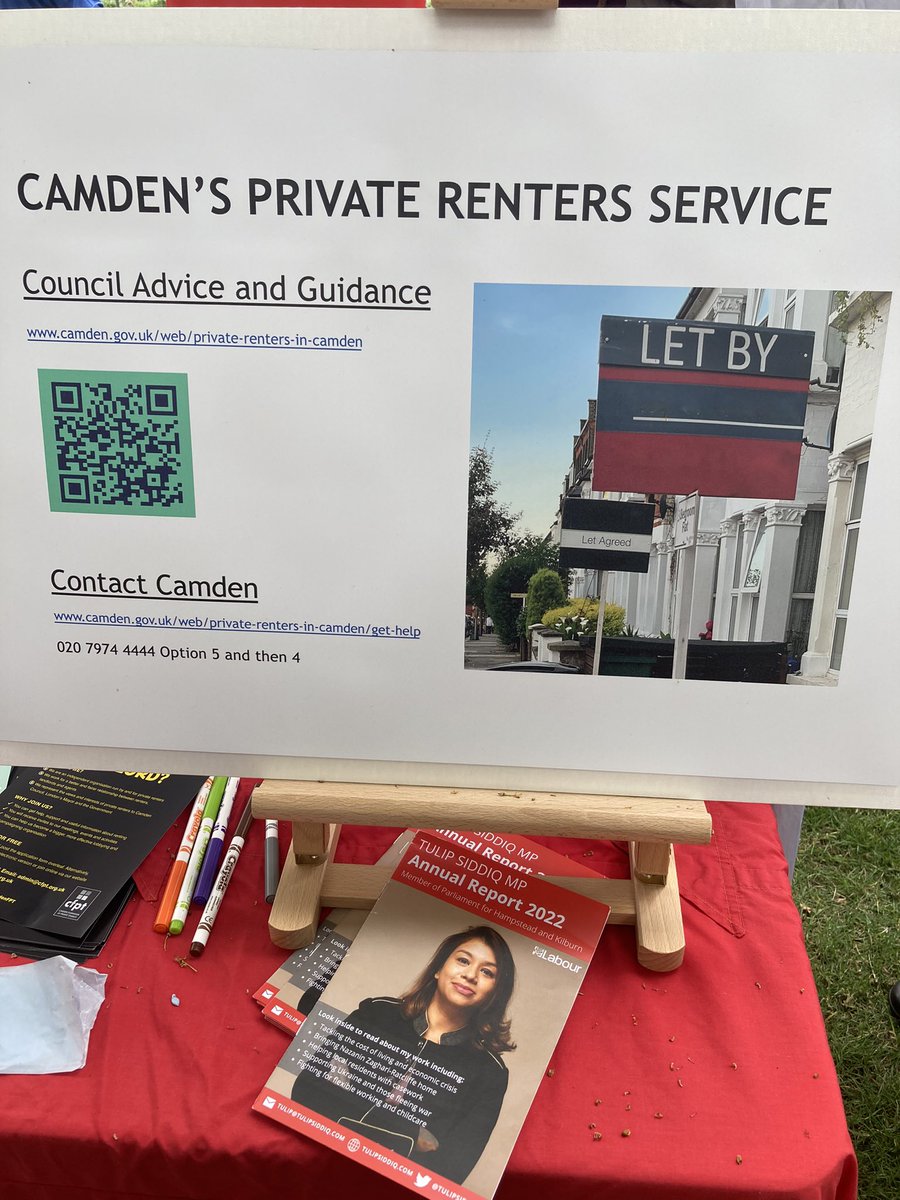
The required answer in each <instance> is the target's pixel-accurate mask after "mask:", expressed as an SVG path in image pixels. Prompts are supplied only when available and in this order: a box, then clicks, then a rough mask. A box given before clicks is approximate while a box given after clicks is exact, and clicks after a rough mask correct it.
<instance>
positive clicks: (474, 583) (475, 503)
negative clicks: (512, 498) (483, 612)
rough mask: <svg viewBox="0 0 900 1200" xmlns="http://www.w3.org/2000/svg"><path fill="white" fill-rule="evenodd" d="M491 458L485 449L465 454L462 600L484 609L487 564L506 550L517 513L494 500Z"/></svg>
mask: <svg viewBox="0 0 900 1200" xmlns="http://www.w3.org/2000/svg"><path fill="white" fill-rule="evenodd" d="M499 487H500V485H499V483H498V482H497V481H496V480H495V479H494V456H493V455H492V454H491V452H490V451H489V450H488V449H487V448H486V447H485V446H475V447H474V449H472V450H471V451H470V452H469V528H468V541H467V544H466V600H467V601H468V603H470V604H477V605H478V606H479V608H484V604H485V585H486V582H487V560H488V556H489V555H490V554H497V553H503V552H504V551H506V550H508V548H509V546H510V544H511V541H512V538H513V529H514V528H515V525H516V522H517V521H518V519H519V515H520V514H519V513H512V512H510V511H509V506H508V505H506V504H501V503H500V501H499V500H498V499H497V492H498V490H499Z"/></svg>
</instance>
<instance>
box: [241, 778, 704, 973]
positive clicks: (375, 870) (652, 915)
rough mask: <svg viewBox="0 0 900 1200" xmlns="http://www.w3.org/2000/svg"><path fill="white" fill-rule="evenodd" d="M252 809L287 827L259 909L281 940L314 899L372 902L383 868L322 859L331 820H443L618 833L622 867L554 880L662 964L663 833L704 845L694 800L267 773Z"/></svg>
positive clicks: (335, 828)
mask: <svg viewBox="0 0 900 1200" xmlns="http://www.w3.org/2000/svg"><path fill="white" fill-rule="evenodd" d="M253 815H254V816H255V817H269V818H275V819H278V820H280V821H290V823H291V826H292V830H293V853H290V854H288V856H287V860H286V862H285V864H284V869H283V871H282V873H281V880H280V883H279V885H278V892H277V894H276V896H275V902H274V904H273V905H272V912H271V916H270V918H269V934H270V936H271V938H272V941H273V942H274V943H275V945H276V946H281V947H282V948H283V949H285V950H294V949H296V948H297V947H299V946H305V945H307V944H308V943H309V942H310V941H312V938H313V935H314V934H315V931H316V928H317V926H318V924H319V909H320V907H321V906H325V907H333V908H371V907H372V905H373V903H374V902H375V899H376V897H377V896H378V894H379V893H380V891H381V889H382V888H383V887H384V885H385V884H386V883H387V881H388V878H389V876H390V870H389V869H388V868H386V867H377V866H361V865H355V864H348V863H336V862H334V861H333V856H334V848H335V846H336V844H337V839H338V835H339V832H340V824H341V823H347V824H352V825H399V826H411V827H412V828H415V829H434V828H440V829H447V828H453V829H470V830H487V831H492V832H497V833H524V834H543V835H548V836H561V837H587V838H594V839H600V840H604V839H609V840H615V841H626V842H628V844H629V857H630V861H631V876H630V878H628V879H596V880H594V879H581V878H565V879H563V878H559V879H556V880H555V881H554V882H556V883H560V884H562V885H564V886H565V887H567V888H570V889H572V890H573V891H578V892H581V893H583V894H584V895H588V896H592V897H594V898H595V899H597V900H602V901H603V903H604V904H608V905H609V906H610V909H611V910H612V911H611V914H610V921H611V922H612V923H614V924H618V925H634V927H635V936H636V941H637V957H638V962H640V963H641V964H642V965H643V966H645V967H648V968H649V969H650V970H652V971H673V970H674V969H675V968H676V967H678V966H680V965H681V961H682V959H683V957H684V926H683V924H682V920H681V897H680V896H679V893H678V879H677V875H676V872H675V859H674V854H673V844H677V843H689V844H693V845H705V844H706V843H707V842H708V841H709V840H710V837H711V834H712V823H711V821H710V817H709V813H708V812H707V811H706V805H705V804H703V803H702V801H697V800H668V799H644V798H640V799H636V798H634V797H627V796H594V795H582V794H579V793H565V792H529V791H512V790H510V791H493V790H490V789H487V788H450V787H409V786H401V785H396V786H391V785H388V784H364V783H315V782H302V781H299V780H277V779H272V780H268V779H267V780H266V781H265V782H264V783H262V784H261V785H260V786H259V787H258V788H257V790H256V792H255V793H254V796H253Z"/></svg>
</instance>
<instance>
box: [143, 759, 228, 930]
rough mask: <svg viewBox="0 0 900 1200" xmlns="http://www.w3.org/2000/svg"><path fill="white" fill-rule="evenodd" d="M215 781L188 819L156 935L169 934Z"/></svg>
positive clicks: (199, 795) (200, 796)
mask: <svg viewBox="0 0 900 1200" xmlns="http://www.w3.org/2000/svg"><path fill="white" fill-rule="evenodd" d="M213 779H214V776H213V775H210V777H209V778H208V779H207V781H206V783H204V785H203V787H202V788H201V789H200V791H199V792H198V793H197V799H196V800H195V801H194V807H193V808H192V809H191V815H190V816H189V817H188V823H187V826H186V828H185V831H184V837H183V838H182V840H181V846H180V847H179V850H178V854H177V855H176V856H175V861H174V862H173V863H172V869H171V871H170V872H169V878H168V879H167V880H166V886H165V890H164V891H163V894H162V899H161V900H160V902H159V908H158V909H157V911H156V920H155V921H154V922H153V932H154V933H168V932H169V922H170V921H171V920H172V913H173V912H174V911H175V904H176V902H177V900H178V893H179V892H180V891H181V884H182V881H183V879H184V873H185V871H186V870H187V865H188V859H189V858H190V857H191V850H192V849H193V846H194V840H195V838H196V837H197V830H198V829H199V828H200V821H201V820H202V818H203V809H204V808H205V806H206V801H207V798H208V796H209V789H210V788H211V787H212V785H213Z"/></svg>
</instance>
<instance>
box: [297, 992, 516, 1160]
mask: <svg viewBox="0 0 900 1200" xmlns="http://www.w3.org/2000/svg"><path fill="white" fill-rule="evenodd" d="M427 1025H428V1022H427V1020H426V1017H425V1015H424V1014H422V1015H421V1016H419V1017H414V1018H412V1019H410V1018H409V1017H405V1016H404V1015H403V1010H402V1005H401V1002H400V1000H397V999H395V998H394V997H391V996H378V997H375V998H373V999H369V1000H363V1002H362V1003H361V1004H360V1006H359V1008H357V1009H355V1010H354V1011H353V1012H352V1013H350V1015H349V1016H348V1017H346V1018H345V1019H344V1020H343V1021H342V1022H341V1024H340V1025H339V1026H338V1027H337V1029H336V1031H335V1032H334V1033H333V1034H331V1035H330V1036H329V1037H328V1038H327V1040H326V1041H325V1042H324V1043H323V1044H322V1045H321V1046H320V1047H319V1048H318V1049H313V1050H312V1051H311V1054H310V1057H309V1058H308V1061H307V1062H306V1063H305V1064H304V1066H303V1068H302V1070H301V1071H300V1074H299V1075H298V1076H297V1080H296V1082H295V1084H294V1086H293V1089H292V1091H291V1096H292V1098H293V1099H294V1100H296V1101H297V1102H298V1103H300V1104H302V1105H304V1106H305V1107H306V1108H309V1109H312V1110H313V1111H314V1112H317V1113H320V1114H321V1115H322V1116H324V1117H327V1118H329V1119H330V1120H332V1121H335V1122H337V1123H340V1124H341V1125H342V1126H344V1127H346V1128H347V1129H348V1130H353V1131H355V1132H356V1133H358V1134H359V1135H360V1137H366V1138H369V1139H370V1140H371V1141H373V1142H378V1143H379V1144H380V1145H382V1146H387V1147H389V1148H390V1149H391V1150H393V1151H394V1152H395V1153H397V1154H401V1155H403V1156H404V1157H405V1158H408V1159H410V1160H411V1161H412V1162H414V1163H420V1164H421V1165H422V1166H423V1167H426V1168H427V1169H428V1170H429V1171H431V1172H433V1173H434V1174H435V1175H443V1176H444V1177H445V1178H446V1179H450V1180H452V1181H453V1182H454V1183H462V1182H463V1180H464V1179H465V1178H466V1176H467V1175H468V1174H469V1172H470V1171H471V1170H472V1168H473V1167H474V1166H475V1164H476V1162H477V1161H478V1159H479V1158H480V1157H481V1152H482V1150H484V1147H485V1144H486V1142H487V1140H488V1138H489V1137H490V1136H491V1132H492V1131H493V1128H494V1125H495V1124H496V1122H497V1116H498V1115H499V1112H500V1106H501V1105H502V1103H503V1097H504V1096H505V1094H506V1085H507V1080H508V1073H507V1070H506V1066H505V1065H504V1063H503V1061H502V1059H501V1058H500V1057H499V1056H498V1055H496V1054H493V1053H492V1052H491V1051H489V1050H483V1049H481V1048H480V1047H478V1046H475V1045H473V1044H472V1041H471V1038H470V1034H469V1031H468V1030H466V1029H461V1030H457V1031H456V1032H454V1033H448V1034H444V1036H443V1038H442V1039H441V1041H440V1042H439V1043H438V1042H429V1041H427V1040H426V1038H425V1037H424V1034H425V1030H426V1028H427ZM423 1128H424V1131H427V1132H423ZM429 1134H430V1135H431V1137H430V1138H429V1136H428V1135H429ZM434 1141H436V1142H437V1145H436V1147H435V1148H434V1149H430V1150H429V1149H424V1146H425V1145H428V1144H432V1145H433V1143H434Z"/></svg>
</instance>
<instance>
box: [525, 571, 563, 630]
mask: <svg viewBox="0 0 900 1200" xmlns="http://www.w3.org/2000/svg"><path fill="white" fill-rule="evenodd" d="M565 602H566V593H565V589H564V588H563V582H562V580H561V579H560V577H559V576H558V575H557V573H556V572H555V571H552V570H551V569H550V568H549V567H541V569H540V570H539V571H535V573H534V574H533V575H532V576H531V578H530V579H529V580H528V595H527V596H526V598H525V628H526V629H527V628H528V627H529V625H537V624H538V623H539V622H540V620H541V618H542V617H543V615H544V613H545V612H547V611H548V609H551V608H558V607H559V606H560V605H561V604H565Z"/></svg>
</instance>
